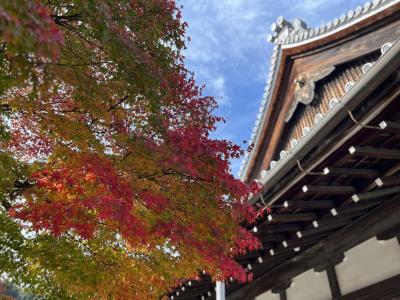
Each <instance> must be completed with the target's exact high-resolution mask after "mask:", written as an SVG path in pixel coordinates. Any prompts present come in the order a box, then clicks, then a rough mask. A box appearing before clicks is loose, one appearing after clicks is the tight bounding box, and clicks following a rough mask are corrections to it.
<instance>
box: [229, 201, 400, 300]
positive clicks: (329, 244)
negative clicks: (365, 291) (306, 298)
mask: <svg viewBox="0 0 400 300" xmlns="http://www.w3.org/2000/svg"><path fill="white" fill-rule="evenodd" d="M399 200H400V197H397V199H394V201H390V202H388V203H386V205H384V206H382V207H378V208H376V209H374V210H373V211H370V212H369V213H368V214H366V215H365V216H364V217H362V218H360V219H358V220H357V221H355V222H354V223H352V224H351V225H349V226H346V227H344V228H342V229H341V230H340V231H338V232H336V233H334V234H332V235H331V236H330V237H329V239H325V240H323V241H320V242H318V243H317V244H315V245H314V246H312V247H310V248H308V249H307V251H302V252H300V253H299V254H298V255H297V256H296V257H294V258H293V259H288V260H286V261H285V262H284V263H282V264H279V265H277V266H276V267H274V268H271V269H270V270H269V271H267V272H266V273H264V274H263V275H261V276H259V277H257V278H255V279H254V280H253V281H252V282H250V283H248V284H247V285H245V286H243V287H241V288H240V289H238V290H236V291H234V292H232V293H231V294H229V295H228V297H227V299H229V300H239V299H240V300H243V299H251V298H252V297H256V296H258V295H260V294H261V293H263V292H265V291H268V290H269V289H271V288H272V287H274V286H275V285H276V284H277V283H279V282H282V281H284V280H289V279H291V278H294V277H296V276H297V275H299V274H301V273H303V272H305V271H307V270H308V269H310V268H312V267H313V266H315V265H318V264H320V263H322V262H323V261H324V260H325V259H326V257H327V256H328V257H329V256H332V255H337V254H339V253H344V252H345V251H347V250H348V249H351V248H353V247H354V246H356V245H358V244H360V243H362V242H364V241H366V240H368V239H369V238H371V237H374V236H376V235H377V234H378V233H380V232H382V231H385V230H387V229H389V228H391V227H393V226H396V225H398V224H400V201H399ZM398 286H399V285H397V287H398ZM350 299H355V298H350ZM375 299H379V298H375Z"/></svg>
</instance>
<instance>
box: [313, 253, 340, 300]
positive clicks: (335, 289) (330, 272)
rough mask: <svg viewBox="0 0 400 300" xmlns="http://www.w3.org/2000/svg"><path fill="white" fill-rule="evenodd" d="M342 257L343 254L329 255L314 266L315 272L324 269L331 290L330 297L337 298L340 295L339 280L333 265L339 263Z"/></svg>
mask: <svg viewBox="0 0 400 300" xmlns="http://www.w3.org/2000/svg"><path fill="white" fill-rule="evenodd" d="M343 259H344V254H343V253H341V254H337V255H333V256H330V257H329V258H328V259H326V260H325V261H324V262H323V263H321V264H319V265H317V266H315V267H314V271H315V272H322V271H326V275H327V277H328V282H329V288H330V290H331V295H332V299H339V298H340V297H341V296H342V292H341V291H340V286H339V281H338V279H337V275H336V270H335V266H336V265H338V264H340V263H341V262H342V261H343Z"/></svg>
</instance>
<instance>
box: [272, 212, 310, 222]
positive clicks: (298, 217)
mask: <svg viewBox="0 0 400 300" xmlns="http://www.w3.org/2000/svg"><path fill="white" fill-rule="evenodd" d="M315 218H317V215H316V214H314V213H293V214H270V215H268V222H300V221H312V220H314V219H315Z"/></svg>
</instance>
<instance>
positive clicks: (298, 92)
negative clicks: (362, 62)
mask: <svg viewBox="0 0 400 300" xmlns="http://www.w3.org/2000/svg"><path fill="white" fill-rule="evenodd" d="M334 70H335V66H329V67H327V68H324V69H322V70H320V71H318V72H314V73H301V74H300V75H299V76H298V77H297V78H296V79H295V80H294V83H293V84H294V85H295V87H294V93H293V100H292V104H291V106H290V108H289V110H288V112H287V114H286V118H285V121H286V122H289V121H290V119H291V118H292V116H293V114H294V112H295V111H296V108H297V106H298V104H299V103H303V104H304V105H308V104H310V103H311V102H312V101H313V100H314V97H315V83H316V82H317V81H319V80H321V79H324V78H325V77H327V76H328V75H330V74H331V73H332V72H333V71H334Z"/></svg>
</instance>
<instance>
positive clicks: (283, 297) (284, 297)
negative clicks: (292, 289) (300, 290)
mask: <svg viewBox="0 0 400 300" xmlns="http://www.w3.org/2000/svg"><path fill="white" fill-rule="evenodd" d="M279 300H287V295H286V290H282V291H280V292H279Z"/></svg>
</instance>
